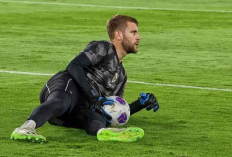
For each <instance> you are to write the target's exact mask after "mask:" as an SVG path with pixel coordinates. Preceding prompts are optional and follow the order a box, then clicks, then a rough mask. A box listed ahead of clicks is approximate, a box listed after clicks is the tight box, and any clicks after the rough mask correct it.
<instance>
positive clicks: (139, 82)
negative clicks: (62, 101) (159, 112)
mask: <svg viewBox="0 0 232 157" xmlns="http://www.w3.org/2000/svg"><path fill="white" fill-rule="evenodd" d="M0 73H10V74H21V75H39V76H52V75H54V74H49V73H33V72H21V71H5V70H0ZM127 82H128V83H135V84H143V85H152V86H166V87H177V88H192V89H201V90H212V91H224V92H232V89H222V88H210V87H196V86H186V85H176V84H164V83H148V82H142V81H130V80H128V81H127Z"/></svg>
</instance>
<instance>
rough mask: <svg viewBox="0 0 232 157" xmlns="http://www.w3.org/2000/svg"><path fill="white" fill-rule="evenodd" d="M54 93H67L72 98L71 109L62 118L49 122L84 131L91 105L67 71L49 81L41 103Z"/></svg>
mask: <svg viewBox="0 0 232 157" xmlns="http://www.w3.org/2000/svg"><path fill="white" fill-rule="evenodd" d="M54 91H65V92H67V93H68V94H69V95H70V97H71V107H70V109H69V110H68V111H67V112H65V113H64V114H63V115H61V116H60V117H55V118H53V119H51V120H49V123H50V124H54V125H60V126H67V127H75V128H83V129H84V128H85V127H86V126H85V123H86V119H87V117H88V112H89V111H90V104H89V102H88V101H87V99H86V97H85V95H84V94H83V92H81V91H80V90H79V89H78V88H77V85H76V84H75V83H74V81H73V80H72V77H71V76H70V75H69V74H68V73H67V71H60V72H58V73H57V74H55V75H54V76H52V77H51V78H50V79H49V80H48V82H47V83H46V84H45V85H44V87H43V88H42V90H41V93H40V103H43V102H45V101H47V98H48V96H49V95H50V94H51V93H52V92H54Z"/></svg>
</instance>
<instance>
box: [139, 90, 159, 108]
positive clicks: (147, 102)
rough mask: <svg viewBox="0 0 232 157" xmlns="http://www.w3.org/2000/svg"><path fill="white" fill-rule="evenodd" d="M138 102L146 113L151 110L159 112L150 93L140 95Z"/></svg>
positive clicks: (156, 103)
mask: <svg viewBox="0 0 232 157" xmlns="http://www.w3.org/2000/svg"><path fill="white" fill-rule="evenodd" d="M139 101H140V103H141V104H142V105H143V107H144V108H146V110H147V111H149V110H150V109H152V108H153V111H154V112H156V111H158V110H159V103H158V101H157V99H156V97H155V95H154V94H152V93H140V98H139Z"/></svg>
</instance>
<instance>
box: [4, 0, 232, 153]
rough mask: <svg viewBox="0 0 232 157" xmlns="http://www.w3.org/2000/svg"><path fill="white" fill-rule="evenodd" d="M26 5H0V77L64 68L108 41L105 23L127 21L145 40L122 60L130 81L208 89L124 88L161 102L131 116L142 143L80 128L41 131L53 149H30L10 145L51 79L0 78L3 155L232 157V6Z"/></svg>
mask: <svg viewBox="0 0 232 157" xmlns="http://www.w3.org/2000/svg"><path fill="white" fill-rule="evenodd" d="M31 2H34V3H23V1H3V0H0V71H21V72H35V73H52V74H53V73H56V72H58V71H59V70H63V69H65V67H66V66H67V64H68V63H69V61H70V60H71V59H72V58H74V57H75V56H76V55H77V54H78V53H79V52H80V51H82V50H83V49H84V48H85V46H86V45H87V44H88V42H90V41H92V40H108V37H107V34H106V26H105V25H106V21H107V20H108V19H109V18H110V17H111V16H113V15H115V14H126V15H130V16H133V17H135V18H137V19H138V21H139V31H140V36H141V38H142V39H141V43H140V47H139V53H138V54H136V55H128V56H127V57H126V58H125V59H124V61H123V64H124V67H125V69H126V70H127V73H128V80H130V81H143V82H147V83H160V84H171V85H186V86H194V87H209V88H210V89H204V88H203V89H199V88H195V89H194V88H181V87H179V86H177V87H173V86H165V85H161V86H158V85H146V84H137V83H131V82H129V83H128V84H127V87H126V91H125V99H126V100H127V101H128V102H132V101H134V100H135V99H137V97H138V94H139V93H140V92H153V93H155V95H156V96H157V98H158V100H159V103H160V110H159V111H158V112H156V113H153V112H147V111H145V110H143V111H141V112H139V113H137V114H135V115H133V116H132V117H131V118H130V121H129V123H128V124H127V126H137V127H141V128H143V129H144V131H145V136H144V138H142V139H141V140H139V141H137V142H134V143H116V142H98V141H97V140H96V137H94V136H88V135H87V134H86V133H85V131H83V130H78V129H70V128H63V127H56V126H51V125H49V124H45V125H44V126H43V127H41V128H39V129H38V130H37V132H38V133H39V134H42V135H44V136H45V137H47V139H48V141H49V142H48V143H47V144H35V143H26V142H19V141H12V140H10V134H11V132H12V131H13V130H14V129H15V128H16V127H18V126H19V125H21V124H22V123H23V122H24V120H25V119H26V118H27V117H28V116H29V114H30V113H31V111H32V109H33V108H34V107H36V106H37V105H39V92H40V90H41V88H42V86H43V85H44V83H45V82H46V81H47V80H48V78H49V77H50V76H39V75H20V74H15V73H5V72H0V107H1V108H0V116H1V118H0V140H1V142H0V157H5V156H7V157H8V156H10V157H11V156H16V157H20V156H23V157H24V156H25V157H26V156H28V157H43V156H60V157H63V156H68V157H71V156H82V157H85V156H152V157H154V156H191V157H192V156H195V157H198V156H202V157H205V156H208V157H212V156H219V157H221V156H231V154H232V149H231V148H232V126H231V124H232V109H231V105H232V51H231V45H232V38H231V34H232V27H231V26H232V18H231V17H232V2H231V0H196V1H190V0H175V1H174V0H173V1H172V0H156V1H152V0H144V1H142V0H128V1H126V2H125V1H123V0H117V1H107V0H98V1H93V0H89V1H87V2H84V1H81V0H50V1H46V0H40V1H33V0H31ZM35 2H37V3H35ZM80 4H82V6H80ZM83 4H85V5H83ZM86 4H88V5H89V6H87V5H86ZM90 5H91V6H90ZM104 6H111V7H109V8H107V7H104ZM113 6H124V7H126V8H113ZM128 7H145V8H128ZM147 8H153V9H147ZM155 8H160V9H155ZM212 88H216V89H215V90H212ZM219 89H228V90H224V91H220V90H219Z"/></svg>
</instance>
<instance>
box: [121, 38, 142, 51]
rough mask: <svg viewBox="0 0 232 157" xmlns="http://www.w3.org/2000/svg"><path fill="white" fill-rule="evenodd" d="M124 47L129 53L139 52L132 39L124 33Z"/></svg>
mask: <svg viewBox="0 0 232 157" xmlns="http://www.w3.org/2000/svg"><path fill="white" fill-rule="evenodd" d="M122 47H123V48H124V50H125V51H126V52H127V53H137V52H138V49H136V48H135V44H133V43H131V42H130V40H128V38H127V37H126V36H125V35H124V36H123V40H122Z"/></svg>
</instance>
